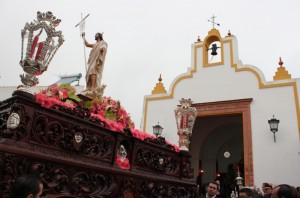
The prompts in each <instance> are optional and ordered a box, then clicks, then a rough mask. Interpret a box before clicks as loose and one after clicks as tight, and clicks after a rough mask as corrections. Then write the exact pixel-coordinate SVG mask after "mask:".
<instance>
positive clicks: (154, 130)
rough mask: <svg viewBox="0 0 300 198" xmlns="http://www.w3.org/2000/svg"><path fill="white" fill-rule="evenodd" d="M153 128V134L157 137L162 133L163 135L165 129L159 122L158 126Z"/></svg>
mask: <svg viewBox="0 0 300 198" xmlns="http://www.w3.org/2000/svg"><path fill="white" fill-rule="evenodd" d="M152 127H153V134H154V135H155V136H156V137H158V136H160V135H161V133H162V130H163V129H164V128H162V127H161V126H160V125H159V122H158V124H157V125H155V126H152Z"/></svg>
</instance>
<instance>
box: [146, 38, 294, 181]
mask: <svg viewBox="0 0 300 198" xmlns="http://www.w3.org/2000/svg"><path fill="white" fill-rule="evenodd" d="M234 39H235V38H234ZM233 43H237V42H236V41H235V42H233ZM234 50H237V46H233V52H234V55H233V57H235V58H236V60H235V62H237V63H238V67H240V68H242V67H247V69H248V71H240V72H236V71H235V68H234V67H232V66H231V65H230V44H229V43H228V42H227V43H224V58H225V59H224V65H219V66H211V67H203V66H202V48H198V49H197V52H196V56H197V72H196V73H194V74H193V78H186V79H182V80H181V81H178V79H180V77H181V76H183V75H185V74H182V75H180V76H178V77H177V78H176V79H175V80H174V82H173V84H172V86H173V85H174V84H176V83H177V84H176V86H175V88H174V96H173V98H171V99H161V100H149V101H148V108H147V110H148V111H147V112H146V113H147V119H146V120H145V122H144V123H145V124H146V131H152V126H153V125H155V124H156V123H157V122H159V123H160V125H161V126H162V127H164V131H163V136H164V137H166V139H167V140H170V141H171V142H172V143H175V144H178V135H177V127H176V122H175V114H174V110H175V108H176V106H177V105H179V100H180V99H181V98H191V99H192V101H193V102H194V103H204V102H213V101H226V100H236V99H244V98H253V101H252V103H251V127H252V138H253V164H254V182H255V185H257V186H261V183H263V182H271V183H277V184H279V183H288V184H291V185H297V186H299V185H300V180H299V179H300V168H299V167H300V154H299V153H300V142H299V131H298V130H299V129H298V127H299V126H298V120H297V119H298V118H297V114H296V105H295V95H294V89H293V87H292V86H284V87H282V86H281V87H272V88H259V79H258V78H257V76H256V75H255V74H258V75H260V78H261V79H262V82H263V83H264V84H274V82H272V83H269V82H264V76H262V74H261V72H260V71H259V70H257V69H256V68H255V67H253V66H244V65H242V64H241V62H240V61H238V60H237V59H238V56H237V53H236V52H235V51H234ZM193 52H194V51H193V49H192V53H193ZM192 57H194V55H192ZM191 68H193V60H192V66H191ZM295 81H296V80H295V79H292V80H285V81H284V82H295ZM175 82H176V83H175ZM275 83H276V82H275ZM278 83H280V82H278ZM297 84H298V85H299V79H297ZM297 89H298V90H299V88H297ZM170 90H171V87H170ZM169 94H170V91H169V93H168V94H166V95H169ZM161 96H162V95H160V96H159V97H161ZM155 97H157V96H156V95H152V96H146V97H145V98H155ZM297 102H298V103H299V101H297ZM273 114H274V115H275V117H276V118H277V119H279V120H280V123H279V131H278V133H276V137H277V142H276V143H274V141H273V134H272V133H271V132H270V129H269V125H268V120H269V119H271V118H272V115H273ZM245 157H246V156H245Z"/></svg>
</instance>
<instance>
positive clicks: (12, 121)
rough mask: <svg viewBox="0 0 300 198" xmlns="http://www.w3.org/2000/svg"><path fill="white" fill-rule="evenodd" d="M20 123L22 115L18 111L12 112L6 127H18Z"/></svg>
mask: <svg viewBox="0 0 300 198" xmlns="http://www.w3.org/2000/svg"><path fill="white" fill-rule="evenodd" d="M19 124H20V116H19V114H17V113H11V114H10V115H9V117H8V119H7V122H6V127H7V128H8V129H16V128H17V127H18V126H19Z"/></svg>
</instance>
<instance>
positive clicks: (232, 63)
mask: <svg viewBox="0 0 300 198" xmlns="http://www.w3.org/2000/svg"><path fill="white" fill-rule="evenodd" d="M221 43H222V44H223V43H229V44H230V64H231V67H234V68H235V71H236V72H241V71H249V72H252V73H253V74H254V75H255V76H256V78H257V80H258V84H259V88H260V89H264V88H274V87H284V86H292V87H293V89H294V99H295V105H296V113H297V120H298V133H299V140H300V108H299V97H298V91H297V84H296V82H285V83H280V82H279V83H276V84H264V83H263V82H262V79H261V77H260V74H259V73H258V72H257V71H255V70H254V69H252V68H249V67H247V68H238V67H237V64H236V63H234V62H233V61H234V59H233V47H232V40H231V39H230V40H224V41H222V42H221ZM202 46H203V43H202V44H201V45H198V44H197V45H194V68H193V69H191V70H190V73H189V74H187V75H184V76H181V77H179V78H178V79H176V80H175V82H174V83H173V84H172V87H171V89H170V94H169V95H166V96H160V97H152V98H146V99H145V100H146V101H145V102H146V104H145V111H144V120H143V122H144V125H143V126H144V127H143V130H144V131H145V130H146V124H147V123H146V120H147V112H148V102H149V101H152V100H164V99H171V98H173V96H174V89H175V87H176V85H177V84H178V83H179V82H180V81H181V80H183V79H185V78H192V77H193V73H195V72H196V71H197V49H198V48H200V47H202ZM222 49H223V46H222ZM202 54H203V53H202ZM222 54H223V51H222ZM202 58H203V59H204V57H202ZM223 65H224V64H223Z"/></svg>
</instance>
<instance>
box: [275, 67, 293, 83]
mask: <svg viewBox="0 0 300 198" xmlns="http://www.w3.org/2000/svg"><path fill="white" fill-rule="evenodd" d="M291 78H292V76H291V74H289V72H288V71H286V70H285V67H282V66H280V67H278V68H277V72H276V73H275V76H273V80H285V79H291Z"/></svg>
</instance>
